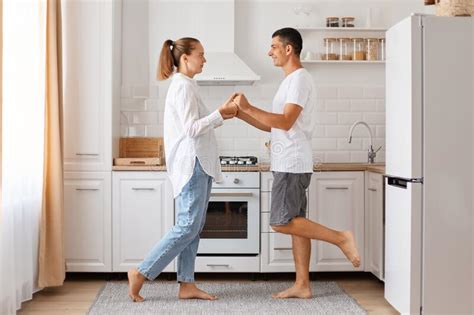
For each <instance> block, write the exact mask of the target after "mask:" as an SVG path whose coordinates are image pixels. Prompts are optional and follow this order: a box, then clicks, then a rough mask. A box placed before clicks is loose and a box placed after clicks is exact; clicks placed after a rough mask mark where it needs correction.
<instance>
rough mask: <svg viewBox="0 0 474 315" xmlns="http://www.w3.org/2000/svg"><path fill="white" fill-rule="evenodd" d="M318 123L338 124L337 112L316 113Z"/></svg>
mask: <svg viewBox="0 0 474 315" xmlns="http://www.w3.org/2000/svg"><path fill="white" fill-rule="evenodd" d="M315 115H316V116H315V120H316V124H319V125H336V124H337V113H316V114H315Z"/></svg>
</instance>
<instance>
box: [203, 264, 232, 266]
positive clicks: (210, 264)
mask: <svg viewBox="0 0 474 315" xmlns="http://www.w3.org/2000/svg"><path fill="white" fill-rule="evenodd" d="M206 266H208V267H229V266H230V265H227V264H206Z"/></svg>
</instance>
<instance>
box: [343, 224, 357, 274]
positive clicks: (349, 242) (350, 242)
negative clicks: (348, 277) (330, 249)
mask: <svg viewBox="0 0 474 315" xmlns="http://www.w3.org/2000/svg"><path fill="white" fill-rule="evenodd" d="M341 234H342V236H343V238H344V241H342V242H341V243H340V244H339V248H340V249H341V250H342V252H343V253H344V255H346V257H347V259H349V260H350V262H351V263H352V265H353V266H354V267H359V266H360V256H359V252H358V251H357V247H356V244H355V240H354V235H352V232H351V231H344V232H341Z"/></svg>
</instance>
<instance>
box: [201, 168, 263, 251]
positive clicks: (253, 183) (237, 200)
mask: <svg viewBox="0 0 474 315" xmlns="http://www.w3.org/2000/svg"><path fill="white" fill-rule="evenodd" d="M223 177H224V179H223V181H222V182H219V183H213V186H212V191H211V198H210V200H209V206H208V209H207V217H206V223H205V225H204V228H203V230H202V232H201V235H200V236H201V241H200V243H199V249H198V254H205V255H209V254H210V255H212V254H219V255H223V254H224V255H225V254H230V255H239V254H244V255H245V254H247V255H249V254H255V255H257V254H258V253H259V252H260V173H258V172H224V173H223Z"/></svg>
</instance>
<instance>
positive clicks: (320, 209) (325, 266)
mask: <svg viewBox="0 0 474 315" xmlns="http://www.w3.org/2000/svg"><path fill="white" fill-rule="evenodd" d="M309 219H310V220H312V221H315V222H317V223H319V224H322V225H325V226H327V227H328V228H331V229H335V230H339V231H345V230H350V231H352V232H353V234H354V238H355V240H356V245H357V248H358V250H359V253H360V255H361V258H362V259H361V266H360V267H358V268H354V267H353V266H352V264H351V262H350V261H349V260H347V258H346V256H345V255H344V254H343V253H342V252H341V250H340V249H339V248H338V247H337V246H335V245H332V244H329V243H326V242H323V241H313V246H312V251H313V254H312V261H311V265H310V271H362V270H364V261H365V259H364V250H365V247H364V172H319V173H314V174H313V178H312V180H311V185H310V188H309Z"/></svg>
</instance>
